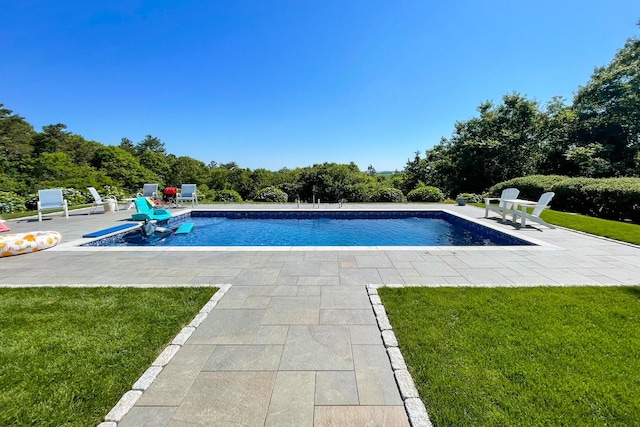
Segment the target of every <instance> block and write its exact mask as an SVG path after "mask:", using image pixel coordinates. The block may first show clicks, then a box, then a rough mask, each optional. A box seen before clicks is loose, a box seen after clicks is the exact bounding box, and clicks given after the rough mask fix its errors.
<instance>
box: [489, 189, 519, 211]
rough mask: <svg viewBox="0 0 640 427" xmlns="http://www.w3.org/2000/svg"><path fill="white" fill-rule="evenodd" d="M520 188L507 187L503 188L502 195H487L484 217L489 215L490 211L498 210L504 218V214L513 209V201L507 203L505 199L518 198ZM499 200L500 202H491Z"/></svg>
mask: <svg viewBox="0 0 640 427" xmlns="http://www.w3.org/2000/svg"><path fill="white" fill-rule="evenodd" d="M518 194H520V190H518V189H517V188H505V189H504V190H502V194H500V197H485V199H484V217H485V218H488V217H489V211H494V212H498V213H499V214H500V216H502V218H504V214H505V213H506V212H508V211H510V210H511V208H512V207H513V203H507V202H505V200H509V199H517V198H518ZM496 201H497V202H498V204H497V205H496V204H491V203H492V202H496Z"/></svg>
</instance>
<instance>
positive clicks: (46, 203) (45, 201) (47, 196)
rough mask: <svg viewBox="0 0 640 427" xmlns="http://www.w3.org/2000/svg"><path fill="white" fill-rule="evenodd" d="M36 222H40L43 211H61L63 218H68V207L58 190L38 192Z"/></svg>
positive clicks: (60, 191)
mask: <svg viewBox="0 0 640 427" xmlns="http://www.w3.org/2000/svg"><path fill="white" fill-rule="evenodd" d="M38 198H39V199H40V200H38V204H37V207H38V221H42V213H43V211H53V210H55V211H57V210H59V209H62V213H63V214H64V216H65V218H69V205H68V204H67V200H66V199H65V198H64V197H63V196H62V190H61V189H60V188H54V189H50V190H38Z"/></svg>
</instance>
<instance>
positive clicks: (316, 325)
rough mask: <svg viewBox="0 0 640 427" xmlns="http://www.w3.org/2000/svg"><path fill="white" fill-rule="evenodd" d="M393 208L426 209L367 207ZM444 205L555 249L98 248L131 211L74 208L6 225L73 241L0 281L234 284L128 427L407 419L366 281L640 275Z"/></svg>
mask: <svg viewBox="0 0 640 427" xmlns="http://www.w3.org/2000/svg"><path fill="white" fill-rule="evenodd" d="M391 206H392V207H393V208H397V207H400V208H403V209H404V208H407V209H422V208H424V206H421V205H402V206H397V205H366V208H367V209H372V208H374V209H389V208H390V207H391ZM261 207H262V206H261ZM444 207H445V208H447V209H449V210H455V211H456V212H458V213H460V214H462V215H465V216H468V217H471V218H475V219H477V220H478V221H480V222H481V223H483V224H489V225H491V226H493V227H498V228H500V229H503V230H504V231H506V232H509V233H516V234H517V235H521V236H526V237H529V238H534V239H537V240H539V241H540V242H544V243H545V245H546V246H538V247H519V248H485V249H473V248H421V249H402V248H399V249H393V250H392V249H385V250H381V249H376V248H368V249H366V250H350V249H343V248H340V249H336V248H334V249H331V250H317V249H315V248H303V249H300V248H298V249H295V248H284V249H283V248H280V249H277V250H276V249H270V250H250V251H247V250H241V249H237V248H236V249H229V248H227V249H224V250H211V249H199V248H190V249H184V248H178V249H169V248H162V249H160V250H157V249H154V250H140V249H133V250H132V249H126V250H122V249H117V248H89V249H87V248H77V247H74V246H72V245H70V243H77V242H78V241H80V240H82V239H80V237H81V236H82V234H84V233H87V232H90V231H95V230H98V229H101V228H106V227H109V226H113V225H115V224H117V223H119V222H118V221H121V220H124V219H125V218H126V217H128V215H129V214H130V213H131V212H130V211H129V212H126V211H120V212H116V213H114V214H109V213H107V214H98V215H91V216H87V215H86V214H78V213H74V212H72V216H71V218H69V219H63V218H60V217H59V216H55V217H53V216H51V217H50V218H52V219H49V220H46V221H44V222H43V223H38V222H37V221H35V222H33V221H17V222H16V221H11V222H9V226H10V227H11V229H12V232H20V231H34V230H47V229H51V230H57V231H60V232H61V233H62V235H63V239H65V240H64V242H63V244H62V245H60V246H59V247H57V248H55V249H51V250H47V251H44V252H41V253H37V254H30V255H22V256H18V257H11V258H4V259H1V260H0V286H28V285H38V286H51V285H80V286H103V285H112V286H145V285H153V286H157V285H165V286H183V285H187V286H189V285H191V286H194V285H218V286H220V285H222V284H231V285H232V286H231V287H230V289H229V290H228V291H227V293H226V294H225V295H224V297H223V298H222V299H221V300H220V301H219V303H218V304H217V305H216V307H215V308H214V309H213V310H212V311H211V312H210V314H209V315H208V316H207V318H206V319H205V321H204V322H203V323H202V324H201V325H200V326H199V327H198V328H197V329H196V331H195V332H194V333H193V335H191V337H190V338H189V339H188V340H187V341H186V343H185V344H184V345H183V346H182V347H181V349H180V350H179V351H178V352H177V353H176V355H175V357H174V358H173V359H172V360H171V362H170V363H169V364H168V365H166V367H165V368H164V369H163V370H162V372H161V373H160V375H159V376H158V378H157V379H156V380H155V381H154V382H153V384H152V385H151V386H150V387H149V388H148V390H146V391H145V392H144V393H143V395H142V396H141V397H140V399H139V400H138V401H137V403H136V405H135V407H134V408H133V409H132V410H131V411H130V412H129V414H128V415H127V416H125V417H124V419H123V420H122V421H121V422H120V423H119V424H118V425H119V426H142V425H153V426H164V425H167V426H186V425H215V426H224V425H247V426H262V425H273V426H286V425H295V426H324V425H327V426H328V425H341V426H342V425H354V426H360V425H372V426H373V425H376V426H377V425H379V426H382V425H387V426H396V425H397V426H407V425H409V424H408V419H407V415H406V412H405V410H404V407H403V402H402V399H401V397H400V394H399V392H398V388H397V386H396V383H395V380H394V377H393V373H392V371H391V368H390V363H389V359H388V357H387V355H386V352H385V348H384V346H383V344H382V340H381V338H380V331H379V329H378V327H377V325H376V321H375V317H374V315H373V311H372V308H371V304H370V302H369V299H368V296H367V291H366V285H367V284H374V285H407V286H410V285H420V286H440V285H456V286H457V285H459V286H536V285H556V286H557V285H619V284H623V285H632V284H637V283H638V280H637V277H639V274H640V249H638V248H636V247H633V246H629V245H624V244H619V243H615V242H611V241H608V240H604V239H598V238H594V237H590V236H586V235H583V234H579V233H574V232H570V231H567V230H562V229H554V230H550V229H547V228H544V227H540V228H539V229H535V228H528V229H526V230H515V229H514V228H513V227H512V226H511V225H508V224H499V223H497V222H496V221H495V220H487V219H483V218H482V215H483V214H484V211H483V210H482V209H478V208H475V207H471V206H465V207H454V206H451V205H447V206H444ZM220 208H221V206H215V209H220ZM224 208H230V209H233V208H234V207H224ZM240 208H243V209H247V208H252V207H251V206H248V205H242V206H240ZM278 208H282V206H278ZM289 208H291V206H289ZM294 208H295V207H294ZM345 208H348V209H352V208H357V206H354V205H350V206H348V207H346V206H345V207H343V209H345ZM429 208H433V205H429Z"/></svg>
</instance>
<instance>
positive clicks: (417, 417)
mask: <svg viewBox="0 0 640 427" xmlns="http://www.w3.org/2000/svg"><path fill="white" fill-rule="evenodd" d="M380 286H382V285H372V284H369V285H367V294H368V295H369V301H370V302H371V306H372V308H373V312H374V313H375V316H376V321H377V322H378V327H379V328H380V334H381V335H382V341H383V343H384V347H385V348H386V350H387V356H388V357H389V361H390V362H391V369H392V370H393V376H394V377H395V379H396V383H397V384H398V390H399V391H400V397H401V398H402V401H403V402H404V408H405V410H406V411H407V416H408V417H409V423H410V424H411V427H432V426H433V424H431V420H430V419H429V414H428V413H427V408H426V407H425V406H424V403H422V400H421V399H420V395H419V394H418V389H417V388H416V385H415V383H414V382H413V378H411V374H410V373H409V371H408V369H407V364H406V363H405V361H404V357H402V353H401V352H400V349H399V348H398V339H397V338H396V335H395V333H394V332H393V328H392V327H391V323H390V322H389V318H388V317H387V312H386V311H385V309H384V306H383V305H382V301H381V300H380V296H379V295H378V288H379V287H380ZM387 286H389V285H387ZM390 287H403V286H402V285H399V286H393V285H392V286H390Z"/></svg>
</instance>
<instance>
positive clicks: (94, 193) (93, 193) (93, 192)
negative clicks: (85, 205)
mask: <svg viewBox="0 0 640 427" xmlns="http://www.w3.org/2000/svg"><path fill="white" fill-rule="evenodd" d="M87 190H89V193H91V196H92V197H93V200H95V201H96V204H98V205H101V204H103V203H104V202H103V201H102V197H100V194H98V190H96V189H95V188H94V187H87Z"/></svg>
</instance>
